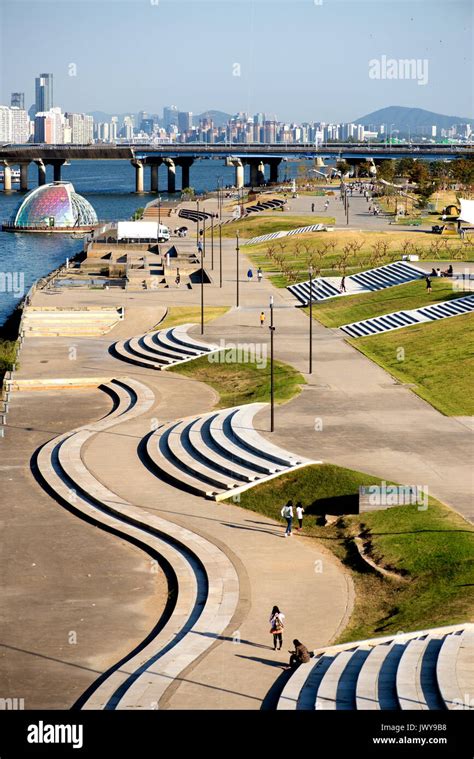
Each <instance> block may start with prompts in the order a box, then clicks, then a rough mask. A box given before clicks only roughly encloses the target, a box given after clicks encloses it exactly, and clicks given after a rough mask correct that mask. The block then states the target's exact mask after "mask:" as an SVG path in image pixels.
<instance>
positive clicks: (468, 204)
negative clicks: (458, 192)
mask: <svg viewBox="0 0 474 759" xmlns="http://www.w3.org/2000/svg"><path fill="white" fill-rule="evenodd" d="M460 201H461V213H460V214H459V219H460V221H465V222H467V224H474V200H465V199H464V198H460Z"/></svg>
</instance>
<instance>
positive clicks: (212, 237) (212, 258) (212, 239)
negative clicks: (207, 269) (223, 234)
mask: <svg viewBox="0 0 474 759" xmlns="http://www.w3.org/2000/svg"><path fill="white" fill-rule="evenodd" d="M211 269H212V270H213V271H214V214H212V216H211Z"/></svg>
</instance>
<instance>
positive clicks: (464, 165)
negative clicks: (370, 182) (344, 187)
mask: <svg viewBox="0 0 474 759" xmlns="http://www.w3.org/2000/svg"><path fill="white" fill-rule="evenodd" d="M337 168H338V170H339V171H341V172H342V174H346V173H348V172H349V171H350V170H351V168H352V167H351V166H350V165H349V164H348V163H347V162H346V161H339V163H338V164H337ZM371 169H372V170H373V166H372V164H370V163H369V162H368V161H362V162H361V163H360V164H358V165H357V166H356V167H355V174H356V175H357V176H368V177H370V176H371ZM376 176H377V179H384V180H385V181H386V182H394V181H395V180H396V179H400V178H403V179H406V180H407V181H408V182H409V183H410V184H413V185H415V188H414V191H415V193H416V194H417V195H418V196H419V198H420V201H421V202H425V201H427V200H428V198H430V197H431V195H432V194H433V193H434V192H437V191H438V190H445V189H447V188H448V187H451V186H453V185H455V186H456V187H457V188H458V189H460V190H463V191H466V192H468V193H469V194H471V193H472V192H473V191H474V160H472V159H466V158H458V159H456V160H454V161H418V160H415V159H413V158H400V159H398V160H387V161H382V162H381V163H379V164H378V165H377V175H376Z"/></svg>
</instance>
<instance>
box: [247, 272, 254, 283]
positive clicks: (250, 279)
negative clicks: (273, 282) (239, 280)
mask: <svg viewBox="0 0 474 759" xmlns="http://www.w3.org/2000/svg"><path fill="white" fill-rule="evenodd" d="M252 278H253V271H252V269H249V270H248V272H247V279H248V281H249V282H251V281H252Z"/></svg>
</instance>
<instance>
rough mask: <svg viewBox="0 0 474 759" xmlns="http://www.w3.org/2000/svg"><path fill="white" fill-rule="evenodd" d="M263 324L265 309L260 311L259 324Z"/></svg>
mask: <svg viewBox="0 0 474 759" xmlns="http://www.w3.org/2000/svg"><path fill="white" fill-rule="evenodd" d="M264 324H265V311H260V326H261V327H263V325H264Z"/></svg>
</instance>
